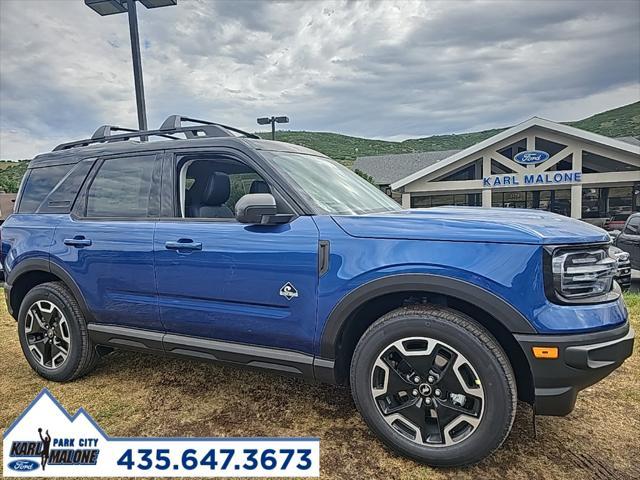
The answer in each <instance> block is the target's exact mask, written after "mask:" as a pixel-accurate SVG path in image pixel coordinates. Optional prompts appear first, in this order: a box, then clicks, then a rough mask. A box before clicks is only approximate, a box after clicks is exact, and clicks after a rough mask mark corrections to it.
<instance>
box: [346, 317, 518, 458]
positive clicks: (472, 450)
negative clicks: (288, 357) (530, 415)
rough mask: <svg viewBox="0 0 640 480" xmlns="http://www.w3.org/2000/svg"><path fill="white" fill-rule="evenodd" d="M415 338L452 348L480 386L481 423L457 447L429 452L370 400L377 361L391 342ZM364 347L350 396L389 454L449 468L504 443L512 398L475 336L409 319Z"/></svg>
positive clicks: (432, 320) (393, 323)
mask: <svg viewBox="0 0 640 480" xmlns="http://www.w3.org/2000/svg"><path fill="white" fill-rule="evenodd" d="M413 336H424V337H429V338H432V339H434V340H438V341H442V342H444V343H446V344H448V345H450V346H451V347H453V348H455V349H456V350H457V351H458V352H460V353H461V354H462V355H463V356H464V357H466V358H467V360H468V361H469V362H470V363H471V365H472V366H473V368H474V369H475V371H476V373H477V374H478V376H479V377H480V380H481V381H482V386H483V390H484V395H485V399H484V411H483V415H482V419H481V421H480V424H479V425H478V427H477V428H476V430H475V431H474V432H473V433H472V434H471V435H470V436H469V437H468V438H466V439H464V440H463V441H461V442H460V443H457V444H454V445H451V446H448V447H427V446H421V445H419V444H417V443H415V442H413V441H411V440H409V439H408V438H407V437H405V436H403V435H401V434H400V433H398V432H397V431H396V430H395V429H394V428H393V427H391V426H390V425H389V424H388V423H387V422H385V421H384V419H383V417H382V413H381V412H380V411H379V409H378V406H377V405H376V403H375V401H374V399H373V396H372V393H371V389H370V384H371V372H372V369H373V365H374V363H375V361H376V359H377V358H378V356H379V355H380V354H381V353H382V352H383V350H384V349H386V348H387V347H388V346H389V345H390V344H391V343H393V342H394V341H397V340H400V339H402V338H407V337H413ZM362 341H364V342H363V343H362V345H360V344H359V345H358V351H357V352H356V356H357V358H356V356H354V364H353V368H354V369H355V371H354V376H353V377H352V378H355V384H354V385H352V390H353V394H354V397H355V400H356V405H358V408H359V410H360V413H361V414H362V416H363V417H364V419H365V421H366V422H367V424H368V425H369V427H370V428H371V429H372V430H373V431H374V432H375V433H376V434H377V435H378V436H379V437H380V438H381V439H382V440H383V441H384V442H385V443H386V444H387V445H389V446H390V447H391V448H393V449H395V450H398V451H400V452H401V453H403V454H404V455H407V456H409V457H411V458H413V459H415V460H418V461H421V462H424V463H429V464H431V465H439V466H453V465H462V464H470V463H475V462H477V461H479V460H481V459H482V458H484V457H485V456H487V455H489V454H490V453H491V452H492V451H493V450H494V449H495V448H496V447H497V446H499V445H500V444H501V443H502V441H503V439H504V428H510V427H511V421H512V418H513V412H512V410H513V408H514V403H515V402H514V401H513V399H512V395H514V392H512V391H511V389H510V387H509V382H508V380H507V378H506V375H505V373H504V371H503V368H502V367H501V365H500V363H499V362H498V360H497V358H496V356H495V355H494V354H493V353H492V352H491V350H489V349H488V348H487V347H486V346H484V345H483V343H482V342H481V341H480V339H478V338H477V337H476V336H475V335H473V334H471V333H470V332H469V331H467V330H466V329H464V328H463V327H461V326H460V325H457V324H455V323H451V322H448V321H447V320H444V319H441V318H438V317H436V316H433V315H429V314H426V313H425V314H424V315H417V314H415V313H414V314H411V313H409V314H407V315H406V316H400V317H396V318H394V319H392V320H390V321H387V322H385V323H384V324H383V326H382V327H380V328H378V329H373V330H372V331H371V332H370V333H369V334H368V335H367V334H365V337H363V339H361V342H362ZM505 425H506V427H505Z"/></svg>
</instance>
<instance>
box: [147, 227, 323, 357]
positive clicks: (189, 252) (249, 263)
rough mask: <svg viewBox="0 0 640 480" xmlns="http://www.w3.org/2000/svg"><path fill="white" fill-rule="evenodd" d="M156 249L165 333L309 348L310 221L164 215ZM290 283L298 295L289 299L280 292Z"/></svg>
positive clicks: (314, 246) (314, 238) (313, 261)
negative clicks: (253, 222)
mask: <svg viewBox="0 0 640 480" xmlns="http://www.w3.org/2000/svg"><path fill="white" fill-rule="evenodd" d="M175 242H178V244H180V243H181V244H184V245H185V246H186V245H190V246H192V244H201V245H200V246H199V247H196V248H190V247H187V248H180V245H176V243H175ZM154 252H155V262H156V278H157V283H158V296H159V302H160V314H161V319H162V322H163V324H164V326H165V328H166V330H167V331H168V332H172V333H180V334H184V335H192V336H196V337H207V338H214V339H219V340H226V341H235V342H242V343H248V344H254V345H266V346H272V347H281V348H286V349H292V350H299V351H303V352H309V353H311V352H312V346H311V345H312V340H313V336H314V331H315V319H316V286H317V278H318V230H317V228H316V225H315V223H314V222H313V220H312V218H310V217H298V218H296V219H295V220H293V221H292V222H291V223H289V224H286V225H279V226H264V225H262V226H249V225H245V224H241V223H238V222H236V221H235V220H231V221H196V220H190V219H176V220H164V221H160V222H158V224H157V227H156V234H155V239H154ZM287 282H290V283H291V284H292V285H293V286H294V288H295V289H296V290H297V293H298V296H297V297H294V298H291V299H290V300H287V298H285V296H281V295H280V289H281V288H282V287H283V286H285V284H287Z"/></svg>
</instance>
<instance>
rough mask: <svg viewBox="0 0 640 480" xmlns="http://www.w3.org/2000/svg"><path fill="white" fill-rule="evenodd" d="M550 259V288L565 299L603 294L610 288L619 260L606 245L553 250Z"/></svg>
mask: <svg viewBox="0 0 640 480" xmlns="http://www.w3.org/2000/svg"><path fill="white" fill-rule="evenodd" d="M552 255H553V256H552V259H551V270H552V272H553V288H554V290H555V291H556V293H557V294H558V295H559V296H560V297H562V298H563V299H566V300H569V301H571V300H582V299H591V298H594V297H602V296H606V295H607V294H608V293H609V292H611V290H612V288H613V277H614V276H615V274H616V271H617V268H618V261H617V260H616V259H615V258H612V257H611V256H609V249H608V247H602V248H599V247H595V248H585V249H575V250H574V249H571V250H569V249H562V248H559V249H556V250H554V251H553V254H552Z"/></svg>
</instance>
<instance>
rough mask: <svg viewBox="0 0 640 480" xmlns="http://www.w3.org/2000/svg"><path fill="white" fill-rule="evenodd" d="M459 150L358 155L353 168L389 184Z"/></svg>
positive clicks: (382, 183)
mask: <svg viewBox="0 0 640 480" xmlns="http://www.w3.org/2000/svg"><path fill="white" fill-rule="evenodd" d="M459 151H460V150H440V151H435V152H416V153H400V154H389V155H375V156H369V157H358V158H357V159H356V161H355V163H354V164H353V168H354V169H357V170H361V171H363V172H364V173H366V174H367V175H371V176H372V177H373V179H374V180H375V182H376V183H377V184H378V185H389V184H391V183H393V182H396V181H398V180H401V179H403V178H404V177H406V176H407V175H411V174H412V173H415V172H417V171H418V170H421V169H423V168H425V167H428V166H430V165H433V164H435V163H437V162H439V161H441V160H444V159H445V158H448V157H450V156H451V155H453V154H454V153H457V152H459Z"/></svg>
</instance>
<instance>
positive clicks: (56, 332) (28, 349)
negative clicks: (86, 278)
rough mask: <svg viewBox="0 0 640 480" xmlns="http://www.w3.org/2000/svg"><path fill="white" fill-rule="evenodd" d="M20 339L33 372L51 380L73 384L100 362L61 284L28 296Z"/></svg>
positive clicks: (37, 289)
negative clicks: (72, 382)
mask: <svg viewBox="0 0 640 480" xmlns="http://www.w3.org/2000/svg"><path fill="white" fill-rule="evenodd" d="M18 335H19V337H20V345H21V347H22V352H23V353H24V355H25V358H26V359H27V361H28V362H29V365H30V366H31V368H33V369H34V370H35V371H36V372H38V374H39V375H40V376H42V377H44V378H46V379H48V380H54V381H59V382H64V381H69V380H74V379H76V378H78V377H80V376H82V375H84V374H85V373H87V372H89V371H90V370H91V369H92V368H93V367H94V366H95V364H96V362H97V360H98V354H97V352H96V349H95V346H94V345H93V344H92V342H91V340H90V339H89V335H88V332H87V325H86V321H85V318H84V315H83V314H82V311H81V310H80V306H79V305H78V302H77V301H76V299H75V298H74V297H73V295H72V294H71V292H70V291H69V290H68V289H67V288H66V287H65V286H64V285H63V284H62V283H60V282H49V283H43V284H41V285H38V286H36V287H34V288H33V289H32V290H30V291H29V293H27V295H26V296H25V297H24V299H23V301H22V303H21V305H20V311H19V313H18Z"/></svg>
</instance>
